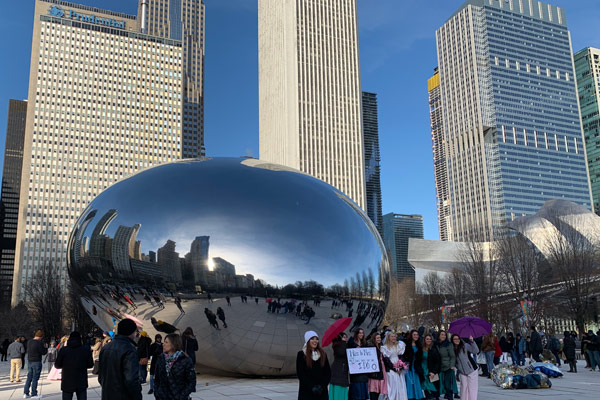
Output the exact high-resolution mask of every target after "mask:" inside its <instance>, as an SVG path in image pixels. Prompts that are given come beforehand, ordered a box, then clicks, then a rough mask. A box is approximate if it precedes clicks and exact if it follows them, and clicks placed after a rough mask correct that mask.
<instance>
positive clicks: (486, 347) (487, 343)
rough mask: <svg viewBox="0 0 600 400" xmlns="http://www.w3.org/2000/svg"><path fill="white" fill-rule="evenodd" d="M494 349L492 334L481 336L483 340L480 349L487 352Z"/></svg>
mask: <svg viewBox="0 0 600 400" xmlns="http://www.w3.org/2000/svg"><path fill="white" fill-rule="evenodd" d="M495 349H496V346H495V345H494V336H490V335H485V336H484V337H483V342H481V351H482V352H484V353H487V352H488V351H495Z"/></svg>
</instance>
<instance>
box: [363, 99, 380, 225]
mask: <svg viewBox="0 0 600 400" xmlns="http://www.w3.org/2000/svg"><path fill="white" fill-rule="evenodd" d="M362 121H363V139H364V144H363V147H364V149H365V184H366V196H367V215H368V216H369V218H371V221H373V223H374V224H375V226H376V227H377V231H379V235H380V236H381V237H383V220H382V217H381V166H380V161H381V158H380V155H379V122H378V118H377V94H376V93H368V92H362Z"/></svg>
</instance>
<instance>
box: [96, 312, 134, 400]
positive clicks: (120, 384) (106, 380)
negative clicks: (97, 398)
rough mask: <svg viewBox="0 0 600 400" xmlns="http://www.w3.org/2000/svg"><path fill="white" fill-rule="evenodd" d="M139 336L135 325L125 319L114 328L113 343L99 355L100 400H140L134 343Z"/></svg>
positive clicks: (105, 347)
mask: <svg viewBox="0 0 600 400" xmlns="http://www.w3.org/2000/svg"><path fill="white" fill-rule="evenodd" d="M138 336H139V333H138V331H137V326H136V324H135V322H133V320H131V319H129V318H126V319H124V320H121V322H119V325H117V334H116V335H115V337H114V339H113V341H112V342H110V343H108V344H107V345H106V346H104V347H103V348H102V351H100V364H99V371H98V381H99V382H100V385H101V386H102V400H142V385H141V384H140V372H139V371H140V367H139V361H140V360H139V358H138V355H137V348H136V346H135V342H134V340H136V339H137V338H138Z"/></svg>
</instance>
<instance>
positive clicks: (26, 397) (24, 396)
mask: <svg viewBox="0 0 600 400" xmlns="http://www.w3.org/2000/svg"><path fill="white" fill-rule="evenodd" d="M30 397H31V396H30V395H28V394H24V395H23V398H24V399H28V398H30Z"/></svg>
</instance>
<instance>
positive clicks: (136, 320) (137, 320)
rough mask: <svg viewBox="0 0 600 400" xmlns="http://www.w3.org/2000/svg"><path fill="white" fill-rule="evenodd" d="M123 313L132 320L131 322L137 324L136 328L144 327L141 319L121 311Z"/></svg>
mask: <svg viewBox="0 0 600 400" xmlns="http://www.w3.org/2000/svg"><path fill="white" fill-rule="evenodd" d="M123 315H124V316H125V318H129V319H130V320H132V321H133V322H135V324H136V325H137V327H138V328H140V329H144V323H143V322H142V321H140V320H139V319H137V318H136V317H134V316H133V315H129V314H125V313H123Z"/></svg>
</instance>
